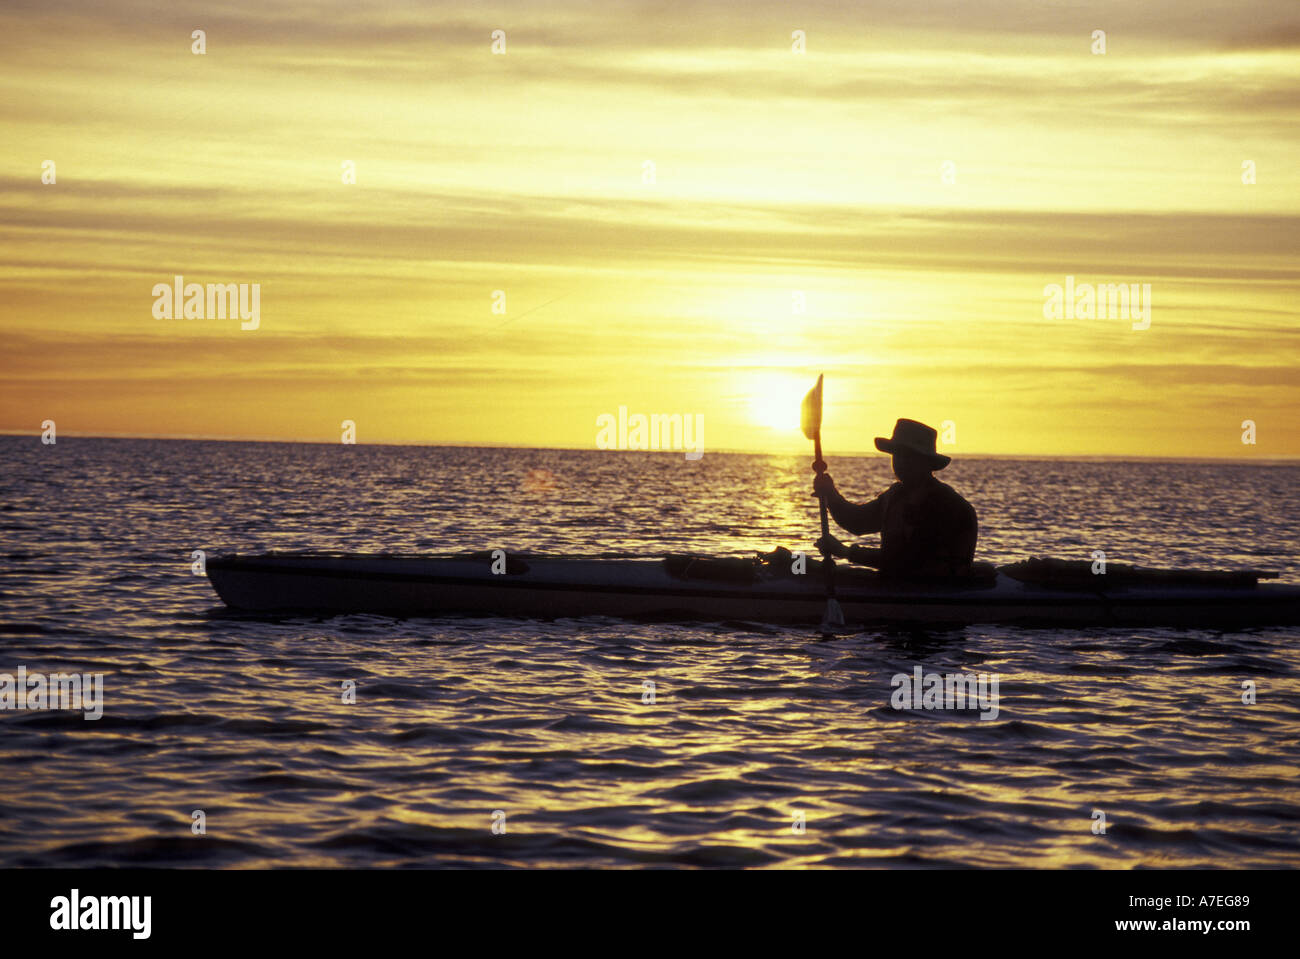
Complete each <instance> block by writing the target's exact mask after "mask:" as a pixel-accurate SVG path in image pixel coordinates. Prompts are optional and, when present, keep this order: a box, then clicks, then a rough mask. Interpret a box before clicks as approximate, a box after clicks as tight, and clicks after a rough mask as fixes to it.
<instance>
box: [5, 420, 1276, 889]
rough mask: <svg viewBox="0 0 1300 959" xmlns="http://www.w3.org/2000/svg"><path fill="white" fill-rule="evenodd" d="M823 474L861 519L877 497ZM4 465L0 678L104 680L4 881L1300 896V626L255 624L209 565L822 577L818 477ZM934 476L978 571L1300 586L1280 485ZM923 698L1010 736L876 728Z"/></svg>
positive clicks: (55, 745) (949, 728) (712, 464)
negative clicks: (899, 685) (689, 875)
mask: <svg viewBox="0 0 1300 959" xmlns="http://www.w3.org/2000/svg"><path fill="white" fill-rule="evenodd" d="M830 462H831V469H832V472H833V474H834V475H835V476H836V478H837V480H838V482H839V484H840V487H841V489H842V490H843V491H844V492H845V493H846V494H847V495H849V496H850V498H855V497H861V498H865V497H866V496H868V495H871V494H874V493H875V492H878V491H879V490H881V489H883V488H884V487H885V485H887V483H888V482H889V481H890V476H889V465H888V460H887V459H886V458H885V457H883V456H881V457H871V458H862V459H854V458H847V457H834V456H832V457H830ZM0 463H2V464H3V470H2V472H0V488H2V489H3V496H0V643H2V644H3V654H2V655H0V672H9V673H13V672H15V671H16V670H17V668H18V667H20V666H25V667H26V668H27V670H28V671H30V672H38V671H39V672H45V673H50V672H71V671H76V672H85V673H91V672H98V673H102V674H103V677H104V706H103V710H104V713H103V717H102V718H101V719H99V720H94V721H88V720H86V719H84V718H83V717H82V715H81V714H80V713H76V712H68V711H51V710H27V711H21V710H8V711H0V760H2V761H3V763H4V769H5V775H4V777H3V780H2V781H0V865H2V866H86V867H97V866H128V865H131V866H143V865H162V866H175V867H232V868H248V867H281V866H299V867H300V866H318V867H333V866H363V867H389V866H398V867H437V866H442V867H554V866H582V867H637V866H732V867H738V866H744V867H778V868H779V867H830V866H852V867H925V866H1024V867H1043V866H1046V867H1064V866H1071V867H1077V866H1083V867H1120V868H1125V867H1137V866H1158V867H1170V866H1209V867H1228V868H1235V867H1252V866H1297V865H1300V782H1298V781H1297V768H1298V767H1300V684H1298V683H1297V677H1298V676H1300V651H1297V639H1300V630H1297V629H1295V628H1268V629H1256V630H1252V631H1242V632H1223V631H1218V630H1209V629H1204V630H1197V629H1136V630H1135V629H1119V628H1080V629H1060V630H1031V629H1018V628H1010V627H985V626H981V627H967V628H952V629H946V630H940V631H935V630H924V629H865V630H859V631H855V632H851V633H849V634H847V635H844V636H840V637H837V638H835V639H831V640H823V639H822V638H821V637H820V636H819V635H818V634H817V633H816V631H815V630H814V629H811V628H810V629H803V628H791V627H774V626H765V625H761V624H755V623H743V622H727V623H703V624H647V623H633V622H622V621H618V620H611V619H569V620H559V621H554V622H532V621H519V620H507V619H493V618H486V619H485V618H472V619H471V618H444V619H434V618H427V619H405V620H396V619H390V618H386V617H379V616H342V617H336V618H309V617H279V618H262V619H256V618H249V617H246V616H236V615H232V614H230V613H228V612H225V611H224V610H223V608H222V607H221V605H220V603H219V601H218V600H217V597H216V595H215V593H214V592H213V591H212V589H211V587H210V586H209V585H208V583H207V581H206V579H204V578H202V577H198V576H195V575H193V574H192V573H191V569H190V563H191V553H192V551H193V550H196V549H201V550H206V551H208V552H209V554H212V553H220V552H225V551H235V550H237V551H240V552H252V551H258V550H266V549H316V550H350V551H369V550H375V551H389V552H458V551H463V550H467V549H488V548H497V547H500V548H504V549H507V550H521V551H528V552H535V553H536V552H540V553H554V554H566V555H574V554H576V555H596V556H623V555H646V554H660V553H665V552H670V551H672V552H698V553H704V554H734V555H743V554H746V553H750V552H753V551H756V550H768V549H771V548H772V547H774V546H777V545H785V546H789V547H791V548H800V547H805V548H806V547H807V546H808V544H809V543H810V542H811V539H812V538H813V537H814V536H815V533H816V529H817V517H816V511H815V501H814V500H812V499H811V498H810V497H809V496H808V489H809V481H810V477H811V472H810V470H809V468H808V459H807V458H806V457H765V456H746V455H728V454H712V453H709V454H706V455H705V456H704V458H703V459H702V460H700V461H698V462H689V461H686V460H685V459H684V458H683V457H682V456H681V455H679V454H678V455H673V454H650V453H645V454H642V453H612V452H599V451H591V452H568V451H535V450H500V449H492V450H485V449H438V448H401V447H373V446H342V445H339V446H324V445H295V444H254V443H215V442H212V443H209V442H188V441H138V440H109V439H102V440H97V439H78V438H66V437H60V439H59V441H58V443H57V445H55V446H43V445H41V444H40V442H39V439H37V438H33V437H0ZM943 478H944V479H945V480H946V481H948V482H950V483H951V484H952V485H953V486H954V487H956V488H957V489H958V490H959V491H961V492H962V493H963V494H964V495H966V497H967V498H968V499H969V500H971V502H972V503H973V504H974V505H975V507H976V509H977V511H978V513H979V516H980V526H981V535H980V555H981V556H982V557H983V558H987V559H992V560H995V561H1009V560H1015V559H1019V558H1023V557H1025V556H1029V555H1055V556H1062V557H1073V558H1088V557H1089V556H1090V555H1091V553H1092V551H1093V550H1095V549H1102V550H1105V551H1106V553H1107V556H1108V558H1109V559H1110V560H1111V561H1113V562H1138V563H1145V564H1152V565H1161V566H1199V567H1209V568H1241V567H1259V568H1266V569H1275V570H1279V571H1281V572H1282V573H1283V579H1284V581H1292V582H1296V581H1300V531H1297V527H1296V520H1297V517H1300V467H1297V466H1296V465H1263V464H1260V465H1256V464H1223V465H1220V464H1206V463H1174V462H1147V463H1120V462H1105V461H1010V460H979V459H971V460H961V459H959V460H958V461H957V462H955V463H954V464H953V466H952V467H951V468H950V469H949V470H947V471H945V473H944V474H943ZM918 665H919V666H921V667H923V669H924V670H925V671H926V672H976V673H987V674H993V675H996V676H998V677H999V692H1000V709H999V715H998V716H997V718H996V719H994V720H991V721H980V720H979V719H978V718H976V717H975V716H973V715H968V714H954V713H950V712H949V713H936V712H907V711H898V710H895V709H893V708H891V707H890V696H891V693H892V692H893V687H892V685H891V682H890V680H891V677H892V676H893V675H895V674H897V673H911V672H912V670H913V669H914V667H916V666H918ZM348 680H352V681H353V682H355V683H356V702H355V704H350V703H345V702H344V701H343V698H344V697H343V696H342V695H341V690H342V687H343V684H344V683H345V681H348ZM1246 680H1251V681H1253V682H1254V683H1255V684H1256V687H1257V697H1258V698H1257V702H1256V703H1255V704H1254V705H1245V704H1243V703H1242V701H1241V696H1242V683H1243V681H1246ZM647 681H652V682H653V683H654V684H655V698H654V702H653V703H648V702H645V701H643V691H644V690H645V683H646V682H647ZM196 810H201V811H202V813H203V824H204V829H205V831H204V832H203V834H201V835H197V834H195V832H194V827H193V823H194V822H195V816H194V814H195V811H196ZM1096 811H1100V812H1101V813H1103V814H1104V816H1105V823H1106V830H1105V833H1104V834H1099V833H1095V832H1094V823H1096V822H1098V821H1099V820H1098V819H1097V818H1096ZM800 820H802V822H801V823H800ZM494 826H495V828H494Z"/></svg>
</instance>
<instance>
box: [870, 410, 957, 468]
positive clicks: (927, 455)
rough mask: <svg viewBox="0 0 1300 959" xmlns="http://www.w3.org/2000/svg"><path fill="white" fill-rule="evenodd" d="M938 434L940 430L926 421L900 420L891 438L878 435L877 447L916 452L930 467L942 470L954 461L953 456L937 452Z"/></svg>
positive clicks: (893, 450) (882, 450) (889, 451)
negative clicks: (935, 442) (933, 427)
mask: <svg viewBox="0 0 1300 959" xmlns="http://www.w3.org/2000/svg"><path fill="white" fill-rule="evenodd" d="M938 436H939V433H938V431H936V430H932V429H930V427H928V426H926V425H925V424H924V423H918V422H917V421H916V420H899V421H898V422H897V423H895V424H894V435H893V436H891V437H889V439H885V437H883V436H877V437H876V449H878V450H880V451H881V452H882V453H899V452H908V453H915V454H916V455H917V456H919V457H921V458H922V459H923V460H925V461H926V462H927V463H929V464H930V469H932V470H941V469H943V468H944V467H945V466H947V465H948V464H949V463H951V462H952V457H951V456H944V455H943V454H942V453H936V452H935V449H934V441H935V439H936V438H937V437H938Z"/></svg>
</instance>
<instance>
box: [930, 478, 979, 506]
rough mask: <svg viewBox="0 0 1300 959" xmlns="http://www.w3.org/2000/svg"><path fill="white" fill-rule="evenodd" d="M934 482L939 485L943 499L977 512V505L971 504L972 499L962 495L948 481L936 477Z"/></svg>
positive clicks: (938, 490)
mask: <svg viewBox="0 0 1300 959" xmlns="http://www.w3.org/2000/svg"><path fill="white" fill-rule="evenodd" d="M934 482H935V485H936V487H937V494H938V496H939V497H941V498H942V499H943V500H945V501H946V502H948V503H950V504H952V505H953V506H957V507H960V508H964V509H968V510H970V511H971V512H972V513H974V512H975V507H974V506H972V505H971V504H970V501H969V500H967V499H966V497H964V496H962V495H961V493H958V492H957V491H956V490H955V489H953V488H952V487H951V486H949V485H948V484H947V483H945V482H943V481H942V480H939V479H936V480H935V481H934Z"/></svg>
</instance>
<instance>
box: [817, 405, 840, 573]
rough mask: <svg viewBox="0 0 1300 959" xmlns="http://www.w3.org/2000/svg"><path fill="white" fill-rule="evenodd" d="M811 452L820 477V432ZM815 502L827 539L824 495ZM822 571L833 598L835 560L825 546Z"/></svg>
mask: <svg viewBox="0 0 1300 959" xmlns="http://www.w3.org/2000/svg"><path fill="white" fill-rule="evenodd" d="M813 452H814V456H815V459H814V460H813V467H814V469H816V470H817V475H818V476H821V475H822V474H823V473H825V472H826V463H825V462H824V461H823V460H822V434H821V430H818V431H817V434H816V435H815V436H814V437H813ZM817 502H818V503H820V504H821V512H822V538H823V539H828V538H829V537H830V535H831V524H830V519H829V517H828V514H827V510H826V494H825V493H818V494H817ZM822 569H823V570H825V576H826V596H827V598H833V597H834V596H835V560H834V559H832V558H831V554H830V551H829V550H827V549H826V547H825V546H823V547H822Z"/></svg>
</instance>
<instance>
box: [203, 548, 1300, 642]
mask: <svg viewBox="0 0 1300 959" xmlns="http://www.w3.org/2000/svg"><path fill="white" fill-rule="evenodd" d="M780 552H782V553H784V557H789V556H790V555H791V554H789V553H785V552H784V551H780ZM771 555H772V556H775V555H776V554H771ZM494 557H495V558H494ZM784 557H783V558H782V559H781V560H780V561H772V560H771V557H769V558H768V559H767V560H764V559H761V558H755V559H742V558H707V557H693V556H680V555H679V556H669V557H666V558H662V557H652V558H633V559H576V558H564V557H532V556H513V555H512V556H510V557H509V558H508V559H507V558H505V557H504V555H503V554H502V553H501V552H500V551H495V552H494V553H493V554H488V553H479V554H472V555H461V556H399V555H386V554H304V553H271V554H264V555H256V556H240V555H230V556H224V557H216V558H213V559H210V560H208V561H207V564H206V567H207V574H208V578H209V580H211V582H212V585H213V587H214V588H215V589H216V591H217V594H218V595H219V596H220V597H221V599H222V601H223V602H224V603H225V604H226V605H227V606H228V607H230V608H232V609H235V610H245V611H251V612H270V611H302V612H312V613H329V614H333V613H350V612H373V613H388V614H395V615H407V616H410V615H414V616H436V615H441V614H444V613H467V614H487V615H493V616H511V617H526V618H556V617H576V616H613V617H622V618H633V619H640V618H656V619H678V620H710V621H717V620H743V621H753V622H772V623H817V622H819V621H820V619H821V617H822V614H823V612H824V610H825V608H826V596H825V581H824V579H823V576H822V571H821V570H820V569H819V568H818V566H819V563H818V562H817V561H816V560H808V561H807V562H806V564H805V565H806V567H807V569H806V570H805V569H798V570H797V571H795V570H794V569H793V567H794V566H796V565H797V564H793V563H789V562H786V561H785V560H784ZM1112 566H1113V568H1112V570H1110V571H1108V573H1107V574H1106V575H1100V576H1095V575H1092V574H1091V573H1090V572H1089V570H1088V564H1087V563H1077V562H1067V561H1063V560H1043V559H1035V560H1027V561H1025V562H1022V563H1019V564H1012V565H1010V566H1002V567H997V568H995V567H993V566H992V564H988V563H979V564H976V567H977V569H976V571H975V573H973V574H972V575H971V576H970V577H968V578H965V579H962V580H951V579H949V580H942V581H924V582H923V581H899V580H895V579H889V578H886V577H884V576H882V575H880V574H878V573H876V572H875V571H874V570H869V569H865V568H862V567H850V566H847V565H843V564H837V566H836V574H837V578H836V594H837V598H838V600H839V603H840V605H841V607H842V608H843V610H844V615H845V618H846V620H847V621H848V622H850V623H884V622H919V623H949V624H953V623H971V624H976V623H1020V624H1030V625H1033V624H1041V625H1057V626H1060V625H1086V624H1142V625H1189V626H1201V625H1212V624H1213V625H1220V626H1237V625H1241V626H1246V625H1256V624H1300V586H1291V585H1279V584H1261V583H1260V582H1259V579H1260V578H1263V577H1265V576H1268V575H1271V574H1263V573H1256V572H1254V571H1242V572H1218V571H1195V570H1191V571H1187V570H1183V571H1179V570H1150V569H1142V568H1141V567H1130V566H1118V565H1117V564H1112Z"/></svg>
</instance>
